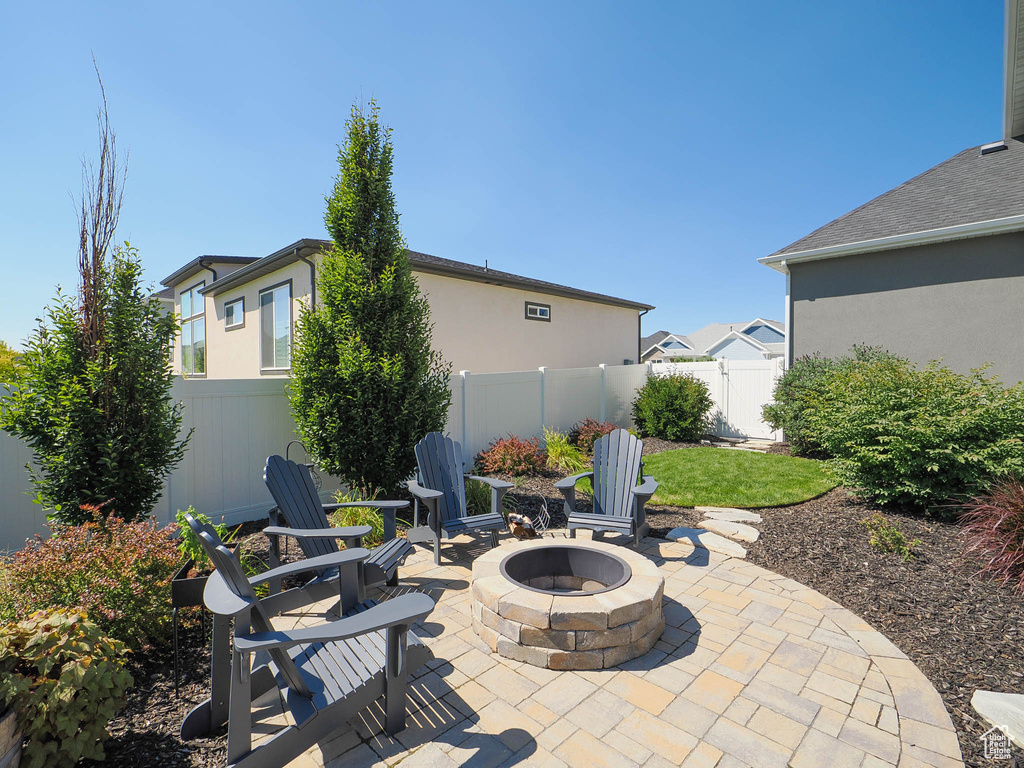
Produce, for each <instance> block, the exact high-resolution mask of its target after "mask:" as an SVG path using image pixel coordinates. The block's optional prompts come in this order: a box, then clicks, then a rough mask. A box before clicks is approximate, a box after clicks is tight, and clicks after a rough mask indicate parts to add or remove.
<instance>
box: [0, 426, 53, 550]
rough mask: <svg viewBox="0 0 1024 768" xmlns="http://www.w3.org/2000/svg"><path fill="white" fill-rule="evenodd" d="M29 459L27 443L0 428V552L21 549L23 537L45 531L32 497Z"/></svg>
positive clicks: (23, 544) (40, 510)
mask: <svg viewBox="0 0 1024 768" xmlns="http://www.w3.org/2000/svg"><path fill="white" fill-rule="evenodd" d="M31 460H32V450H31V449H30V448H29V447H28V445H26V444H25V443H23V442H22V441H21V440H19V439H18V438H16V437H11V436H10V435H8V434H7V433H6V432H0V504H2V505H3V507H2V508H0V553H2V552H4V551H5V550H15V549H21V548H22V547H23V546H25V539H28V538H31V537H32V536H35V535H36V534H37V533H44V532H45V531H46V528H45V527H44V525H43V524H44V523H45V522H46V517H45V515H44V514H43V508H42V507H40V506H39V505H38V504H36V503H35V502H33V501H32V499H33V498H35V492H34V491H33V489H32V483H31V482H30V481H29V479H28V469H26V466H25V465H26V464H28V463H29V461H31Z"/></svg>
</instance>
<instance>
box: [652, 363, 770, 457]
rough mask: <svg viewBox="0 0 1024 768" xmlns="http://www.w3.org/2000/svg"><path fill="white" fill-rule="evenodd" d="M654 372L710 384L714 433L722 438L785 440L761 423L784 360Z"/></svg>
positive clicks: (674, 366)
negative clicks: (713, 402)
mask: <svg viewBox="0 0 1024 768" xmlns="http://www.w3.org/2000/svg"><path fill="white" fill-rule="evenodd" d="M651 370H652V372H653V373H654V374H655V375H658V374H661V375H668V374H670V373H688V374H690V375H691V376H694V377H695V378H698V379H700V380H701V381H703V382H704V383H705V384H707V385H708V389H709V390H710V391H711V397H712V399H713V400H714V401H715V411H714V412H713V413H714V418H715V425H714V429H713V431H714V434H716V435H718V436H719V437H750V438H757V439H760V440H774V441H780V440H782V433H781V432H775V431H773V430H772V428H771V427H769V426H768V425H767V424H765V423H764V421H762V420H761V409H762V408H763V407H764V405H765V404H766V403H770V402H772V392H773V391H774V390H775V382H776V380H777V379H778V378H779V376H781V375H782V372H783V370H785V368H784V362H783V360H782V358H776V359H774V360H711V361H708V362H704V363H662V364H659V365H652V366H651Z"/></svg>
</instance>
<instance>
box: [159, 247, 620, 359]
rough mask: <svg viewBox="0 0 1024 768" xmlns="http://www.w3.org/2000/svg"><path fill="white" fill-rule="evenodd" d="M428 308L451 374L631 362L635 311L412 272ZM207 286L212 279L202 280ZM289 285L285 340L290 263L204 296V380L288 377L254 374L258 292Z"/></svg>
mask: <svg viewBox="0 0 1024 768" xmlns="http://www.w3.org/2000/svg"><path fill="white" fill-rule="evenodd" d="M413 274H414V276H415V277H416V279H417V281H418V282H419V285H420V289H421V290H422V291H423V293H424V295H425V296H426V298H427V300H428V302H429V304H430V308H431V322H432V323H433V326H434V329H433V346H434V348H435V349H437V350H439V351H440V352H441V354H442V356H443V357H444V359H445V360H447V361H449V362H451V363H452V369H453V371H455V372H458V371H460V370H469V371H474V372H477V373H490V372H499V371H520V370H530V369H536V368H539V367H540V366H548V367H550V368H583V367H588V366H595V365H599V364H601V363H607V364H609V365H622V364H623V361H624V360H631V361H635V359H636V356H637V344H638V318H637V314H638V313H637V310H635V309H628V308H623V307H614V306H610V305H606V304H599V303H596V302H589V301H581V300H578V299H569V298H564V297H561V296H552V295H548V294H542V293H536V292H532V291H526V290H520V289H516V288H508V287H505V286H499V285H491V284H488V283H480V282H475V281H472V280H460V279H458V278H453V277H446V276H442V275H435V274H432V273H426V272H417V271H414V272H413ZM205 277H206V284H207V285H210V283H211V282H212V280H211V279H210V276H209V274H208V273H207V274H206V275H205ZM203 278H204V275H202V274H198V275H194V276H192V277H191V278H189V279H188V280H186V281H184V282H182V283H181V284H180V285H176V286H175V287H174V288H175V312H177V313H179V315H180V312H181V297H180V293H181V291H182V290H185V289H188V288H190V287H191V286H193V285H195V284H196V283H198V282H200V281H201V280H202V279H203ZM284 282H288V283H290V285H291V291H292V306H291V309H292V318H291V320H292V331H293V332H292V339H293V340H294V327H295V322H296V321H297V320H298V317H299V311H300V304H301V303H304V302H308V301H309V295H310V286H311V281H310V271H309V265H308V264H305V263H301V262H295V263H292V264H289V265H287V266H285V267H282V268H281V269H279V270H276V271H275V272H271V273H269V274H266V275H263V276H262V277H259V278H256V279H253V280H252V281H250V282H248V283H245V284H243V285H240V286H238V287H237V288H234V289H229V290H226V291H224V292H222V293H220V294H219V295H217V296H215V297H214V296H210V295H207V296H205V297H204V307H205V312H206V361H207V362H206V378H209V379H248V378H260V377H264V376H281V375H287V371H273V372H270V371H263V370H261V368H260V314H259V293H260V291H262V290H265V289H267V288H270V287H272V286H275V285H279V284H281V283H284ZM239 299H242V300H243V301H244V318H245V322H244V325H243V326H241V327H236V328H232V329H228V328H226V327H225V305H226V304H229V303H232V302H234V301H237V300H239ZM527 302H531V303H537V304H543V305H545V306H548V307H550V322H548V321H542V320H531V319H527V318H526V303H527ZM172 366H173V370H174V371H175V372H176V373H180V371H181V339H180V337H179V339H178V340H177V341H176V342H175V346H174V353H173V359H172Z"/></svg>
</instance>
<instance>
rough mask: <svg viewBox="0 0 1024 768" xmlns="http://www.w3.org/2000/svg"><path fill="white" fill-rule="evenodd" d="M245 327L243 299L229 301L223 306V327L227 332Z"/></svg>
mask: <svg viewBox="0 0 1024 768" xmlns="http://www.w3.org/2000/svg"><path fill="white" fill-rule="evenodd" d="M243 325H245V298H244V297H243V298H241V299H235V300H234V301H229V302H228V303H227V304H225V305H224V327H225V328H226V329H227V330H229V331H230V330H231V329H232V328H241V327H242V326H243Z"/></svg>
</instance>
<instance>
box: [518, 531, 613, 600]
mask: <svg viewBox="0 0 1024 768" xmlns="http://www.w3.org/2000/svg"><path fill="white" fill-rule="evenodd" d="M538 549H564V550H566V551H567V552H573V553H576V554H577V555H579V554H580V553H588V556H591V557H594V556H597V557H606V558H608V559H610V560H615V561H616V562H618V563H619V564H620V565H621V566H622V571H623V575H622V577H621V578H620V579H618V580H617V581H615V582H614V583H612V584H609V585H608V586H606V587H604V588H602V589H593V590H578V591H576V590H574V591H572V592H560V591H556V590H554V589H541V588H539V587H531V586H529V585H528V584H524V583H523V582H521V581H519V580H518V579H515V578H514V577H512V576H511V575H509V572H508V570H507V569H506V564H507V563H508V561H509V560H511V559H512V558H514V557H518V556H520V555H527V554H529V553H532V552H536V551H537V550H538ZM498 568H499V570H500V572H501V575H502V576H504V577H505V578H506V579H508V580H509V581H510V582H512V583H513V584H515V585H516V587H517V588H519V589H526V590H529V591H530V592H539V593H540V594H542V595H557V596H558V597H590V596H591V595H600V594H603V593H605V592H611V591H612V590H613V589H618V588H619V587H621V586H623V585H624V584H626V583H628V582H629V580H630V579H631V578H632V577H633V569H632V568H631V567H630V565H629V563H627V562H626V561H625V560H624V559H623V558H621V557H619V556H618V555H616V554H614V553H612V552H608V551H607V550H604V549H594V548H591V547H578V546H574V545H571V544H536V545H534V546H530V547H524V548H522V549H517V550H516V551H514V552H510V553H509V554H507V555H505V557H503V558H502V559H501V562H500V563H499V564H498Z"/></svg>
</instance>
